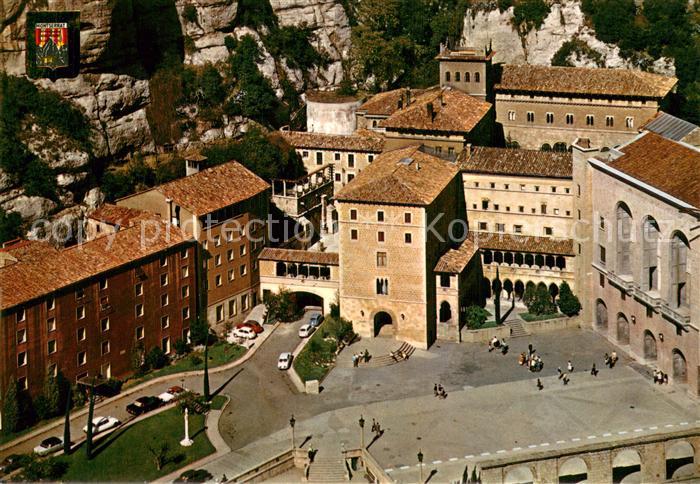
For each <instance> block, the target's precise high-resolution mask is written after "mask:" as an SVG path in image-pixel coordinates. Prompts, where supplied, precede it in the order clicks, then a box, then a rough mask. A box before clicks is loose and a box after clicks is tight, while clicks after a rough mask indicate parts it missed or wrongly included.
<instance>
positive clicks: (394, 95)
mask: <svg viewBox="0 0 700 484" xmlns="http://www.w3.org/2000/svg"><path fill="white" fill-rule="evenodd" d="M423 92H424V90H423V89H410V88H408V89H406V88H401V89H394V90H393V91H386V92H380V93H378V94H375V95H374V96H372V97H371V98H369V99H368V100H367V101H365V102H364V103H363V104H362V105H361V106H360V107H359V108H357V111H358V112H365V113H366V114H367V115H369V116H385V117H386V116H391V115H392V114H394V113H395V112H396V111H398V110H399V101H401V102H402V103H405V102H406V99H407V98H408V99H411V100H413V99H415V98H416V96H420V95H421V94H423ZM402 105H403V104H402Z"/></svg>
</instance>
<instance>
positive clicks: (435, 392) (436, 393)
mask: <svg viewBox="0 0 700 484" xmlns="http://www.w3.org/2000/svg"><path fill="white" fill-rule="evenodd" d="M433 393H434V394H435V396H436V397H437V396H438V388H437V383H436V384H434V385H433Z"/></svg>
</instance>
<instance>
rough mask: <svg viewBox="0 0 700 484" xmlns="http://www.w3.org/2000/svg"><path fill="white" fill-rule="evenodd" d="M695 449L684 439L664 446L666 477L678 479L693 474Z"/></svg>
mask: <svg viewBox="0 0 700 484" xmlns="http://www.w3.org/2000/svg"><path fill="white" fill-rule="evenodd" d="M694 467H695V449H693V446H692V445H690V443H688V442H686V441H685V440H681V441H678V442H674V443H672V444H668V445H667V447H666V479H679V478H681V477H690V476H692V475H693V474H695V469H694Z"/></svg>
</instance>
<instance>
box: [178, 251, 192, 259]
mask: <svg viewBox="0 0 700 484" xmlns="http://www.w3.org/2000/svg"><path fill="white" fill-rule="evenodd" d="M189 256H190V252H189V251H188V250H187V249H182V251H181V252H180V259H187V258H188V257H189Z"/></svg>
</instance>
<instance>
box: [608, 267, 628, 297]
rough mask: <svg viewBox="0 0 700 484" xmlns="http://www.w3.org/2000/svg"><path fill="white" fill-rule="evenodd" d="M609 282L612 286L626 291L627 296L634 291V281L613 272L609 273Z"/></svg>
mask: <svg viewBox="0 0 700 484" xmlns="http://www.w3.org/2000/svg"><path fill="white" fill-rule="evenodd" d="M608 280H609V281H610V283H611V284H613V285H615V286H617V287H619V288H620V289H624V290H625V291H626V292H627V294H631V292H632V290H633V289H634V280H632V279H631V278H629V279H628V278H625V277H623V276H620V275H618V274H615V272H613V271H608Z"/></svg>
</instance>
